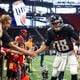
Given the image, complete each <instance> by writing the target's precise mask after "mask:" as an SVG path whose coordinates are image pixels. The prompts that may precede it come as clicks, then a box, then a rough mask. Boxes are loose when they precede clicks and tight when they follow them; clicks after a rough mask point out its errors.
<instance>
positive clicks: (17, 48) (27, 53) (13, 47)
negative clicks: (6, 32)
mask: <svg viewBox="0 0 80 80" xmlns="http://www.w3.org/2000/svg"><path fill="white" fill-rule="evenodd" d="M9 46H10V47H11V48H12V49H14V50H17V51H19V52H20V54H25V55H30V51H28V50H25V49H22V48H20V47H18V46H17V45H15V44H14V42H9Z"/></svg>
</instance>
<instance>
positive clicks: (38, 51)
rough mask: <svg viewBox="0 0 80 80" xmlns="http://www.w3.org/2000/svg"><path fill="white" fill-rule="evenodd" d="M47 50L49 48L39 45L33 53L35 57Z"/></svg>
mask: <svg viewBox="0 0 80 80" xmlns="http://www.w3.org/2000/svg"><path fill="white" fill-rule="evenodd" d="M48 48H49V47H48V46H46V45H45V44H44V45H41V46H40V48H39V49H37V50H36V51H35V53H36V55H39V54H40V53H41V52H43V51H45V50H47V49H48Z"/></svg>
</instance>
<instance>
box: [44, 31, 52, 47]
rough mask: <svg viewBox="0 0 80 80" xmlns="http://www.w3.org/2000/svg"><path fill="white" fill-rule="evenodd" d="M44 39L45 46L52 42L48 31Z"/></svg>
mask: <svg viewBox="0 0 80 80" xmlns="http://www.w3.org/2000/svg"><path fill="white" fill-rule="evenodd" d="M46 36H47V37H46V40H45V45H46V46H50V44H51V42H52V38H51V34H50V31H47V35H46Z"/></svg>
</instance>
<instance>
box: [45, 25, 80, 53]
mask: <svg viewBox="0 0 80 80" xmlns="http://www.w3.org/2000/svg"><path fill="white" fill-rule="evenodd" d="M72 38H73V39H75V40H78V39H79V37H78V35H77V34H76V33H75V31H74V29H73V28H71V27H69V25H68V26H63V27H62V28H61V30H60V31H55V30H53V29H52V28H49V29H48V31H47V39H46V41H45V42H46V46H50V44H51V43H52V42H53V45H54V46H55V48H56V50H57V51H59V52H68V51H71V50H73V43H72V41H71V39H72Z"/></svg>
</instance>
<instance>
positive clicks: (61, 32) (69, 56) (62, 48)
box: [35, 15, 79, 80]
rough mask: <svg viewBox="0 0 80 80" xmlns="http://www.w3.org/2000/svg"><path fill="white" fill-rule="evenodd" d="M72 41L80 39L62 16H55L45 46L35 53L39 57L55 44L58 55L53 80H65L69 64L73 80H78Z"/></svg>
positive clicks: (54, 65)
mask: <svg viewBox="0 0 80 80" xmlns="http://www.w3.org/2000/svg"><path fill="white" fill-rule="evenodd" d="M72 39H74V40H76V42H79V37H78V35H77V34H76V32H75V31H74V29H73V27H72V26H71V25H68V24H67V25H65V24H64V23H63V20H62V18H61V17H60V16H58V15H55V16H52V17H51V27H50V28H49V29H48V30H47V38H46V40H45V44H44V45H41V47H40V48H39V49H38V50H36V51H35V54H36V55H39V53H41V52H42V51H45V50H46V49H48V48H49V46H50V44H51V42H53V44H54V46H55V49H56V51H57V53H56V54H57V55H56V57H55V60H54V63H53V72H52V77H51V80H57V78H59V80H62V79H63V75H64V70H65V66H66V64H67V63H68V64H69V66H70V72H71V80H77V65H78V62H77V59H76V56H75V55H74V54H73V53H74V51H73V42H72Z"/></svg>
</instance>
